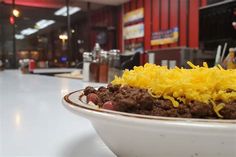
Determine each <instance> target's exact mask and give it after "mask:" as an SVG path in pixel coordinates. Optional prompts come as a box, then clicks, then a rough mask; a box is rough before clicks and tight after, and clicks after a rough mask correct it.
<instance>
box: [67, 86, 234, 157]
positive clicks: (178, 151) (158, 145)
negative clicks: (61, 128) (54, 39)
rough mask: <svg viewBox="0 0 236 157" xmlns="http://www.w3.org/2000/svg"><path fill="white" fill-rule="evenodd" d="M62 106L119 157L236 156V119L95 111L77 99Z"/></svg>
mask: <svg viewBox="0 0 236 157" xmlns="http://www.w3.org/2000/svg"><path fill="white" fill-rule="evenodd" d="M82 93H83V92H82V90H81V91H76V92H73V93H70V94H68V95H66V96H65V97H64V99H63V104H64V105H65V107H66V108H67V109H69V110H70V111H72V112H74V113H76V114H78V115H80V116H84V117H86V118H87V119H89V120H90V121H91V123H92V124H93V126H94V128H95V129H96V131H97V133H98V134H99V135H100V137H101V138H102V139H103V141H104V142H105V143H106V144H107V146H108V147H109V148H110V149H111V150H112V151H113V152H114V153H115V154H116V155H117V156H119V157H236V120H208V119H187V118H168V117H157V116H155V117H154V116H145V115H137V114H128V113H123V112H116V111H110V110H105V109H98V108H97V107H94V106H90V105H88V104H86V103H85V102H84V100H83V99H82V100H79V96H80V95H81V94H82Z"/></svg>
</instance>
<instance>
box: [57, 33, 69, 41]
mask: <svg viewBox="0 0 236 157" xmlns="http://www.w3.org/2000/svg"><path fill="white" fill-rule="evenodd" d="M59 39H61V40H67V39H68V35H67V34H61V35H59Z"/></svg>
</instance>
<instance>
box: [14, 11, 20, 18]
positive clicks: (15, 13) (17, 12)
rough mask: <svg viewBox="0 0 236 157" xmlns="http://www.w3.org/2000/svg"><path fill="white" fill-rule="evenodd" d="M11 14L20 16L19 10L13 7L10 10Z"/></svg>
mask: <svg viewBox="0 0 236 157" xmlns="http://www.w3.org/2000/svg"><path fill="white" fill-rule="evenodd" d="M12 14H13V15H14V16H15V17H19V16H20V12H19V10H17V9H13V10H12Z"/></svg>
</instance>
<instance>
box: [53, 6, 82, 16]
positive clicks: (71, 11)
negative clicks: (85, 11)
mask: <svg viewBox="0 0 236 157" xmlns="http://www.w3.org/2000/svg"><path fill="white" fill-rule="evenodd" d="M80 10H81V8H79V7H69V15H72V14H74V13H76V12H78V11H80ZM54 15H57V16H67V8H66V7H62V8H61V9H59V10H57V11H56V12H55V13H54Z"/></svg>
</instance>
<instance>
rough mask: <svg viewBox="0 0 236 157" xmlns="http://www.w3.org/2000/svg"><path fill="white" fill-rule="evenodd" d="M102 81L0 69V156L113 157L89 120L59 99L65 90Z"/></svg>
mask: <svg viewBox="0 0 236 157" xmlns="http://www.w3.org/2000/svg"><path fill="white" fill-rule="evenodd" d="M102 85H105V84H99V83H91V82H84V81H83V80H75V79H68V78H59V77H53V76H45V75H37V74H22V73H21V72H20V71H19V70H4V71H0V156H1V157H27V156H30V157H115V155H114V153H112V152H111V150H110V149H109V148H108V147H107V146H106V145H105V144H104V143H103V141H102V140H101V139H100V137H99V136H98V134H97V133H96V130H95V129H94V128H93V126H92V124H91V123H90V121H88V120H87V119H85V118H83V117H81V116H78V115H75V114H73V113H71V112H70V111H68V110H67V109H66V108H65V107H64V106H63V104H62V98H63V96H64V95H66V94H67V93H70V92H72V91H76V90H79V89H83V88H85V87H86V86H94V87H99V86H102Z"/></svg>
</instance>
